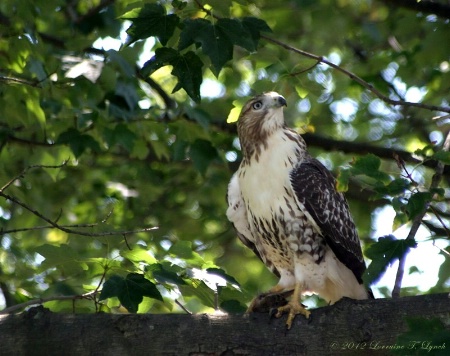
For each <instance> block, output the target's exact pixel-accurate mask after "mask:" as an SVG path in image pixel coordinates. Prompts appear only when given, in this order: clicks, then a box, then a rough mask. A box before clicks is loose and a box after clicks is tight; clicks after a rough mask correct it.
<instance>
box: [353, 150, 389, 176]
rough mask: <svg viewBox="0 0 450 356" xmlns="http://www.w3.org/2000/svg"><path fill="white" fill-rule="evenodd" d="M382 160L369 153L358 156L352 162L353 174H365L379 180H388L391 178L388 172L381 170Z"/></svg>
mask: <svg viewBox="0 0 450 356" xmlns="http://www.w3.org/2000/svg"><path fill="white" fill-rule="evenodd" d="M380 166H381V160H380V158H378V157H377V156H375V155H373V154H367V155H365V156H363V157H359V158H357V159H356V160H355V161H354V162H353V164H352V170H353V174H355V175H357V174H364V175H366V176H368V177H371V178H374V179H376V180H377V181H382V182H387V181H389V180H390V177H389V175H388V174H386V173H384V172H381V171H380Z"/></svg>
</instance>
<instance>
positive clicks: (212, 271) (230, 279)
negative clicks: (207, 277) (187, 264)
mask: <svg viewBox="0 0 450 356" xmlns="http://www.w3.org/2000/svg"><path fill="white" fill-rule="evenodd" d="M206 272H208V273H209V274H215V275H217V276H220V277H222V278H223V279H225V280H226V281H227V282H228V283H230V284H232V285H234V286H236V287H240V285H239V282H238V281H237V280H236V279H235V278H234V277H232V276H230V275H229V274H227V273H226V272H225V271H224V270H223V269H221V268H207V269H206Z"/></svg>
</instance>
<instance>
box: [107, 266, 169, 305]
mask: <svg viewBox="0 0 450 356" xmlns="http://www.w3.org/2000/svg"><path fill="white" fill-rule="evenodd" d="M112 297H117V298H119V301H120V303H122V305H123V306H124V307H125V308H126V309H127V310H128V311H129V312H131V313H136V312H137V310H138V307H139V304H140V303H141V302H142V300H143V298H144V297H149V298H153V299H157V300H160V301H163V299H162V296H161V294H160V293H159V291H158V289H157V288H156V286H155V284H153V283H152V282H150V281H149V280H148V279H145V278H144V276H143V275H142V274H138V273H130V274H128V275H127V277H126V278H123V277H120V276H117V275H114V276H111V277H110V278H109V279H108V280H107V281H106V282H105V283H104V284H103V289H102V292H101V293H100V300H104V299H107V298H112Z"/></svg>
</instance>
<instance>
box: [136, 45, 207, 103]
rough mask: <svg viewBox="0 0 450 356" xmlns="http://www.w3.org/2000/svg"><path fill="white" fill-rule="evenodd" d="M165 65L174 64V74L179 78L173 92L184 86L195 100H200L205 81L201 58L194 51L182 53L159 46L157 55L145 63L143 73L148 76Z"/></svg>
mask: <svg viewBox="0 0 450 356" xmlns="http://www.w3.org/2000/svg"><path fill="white" fill-rule="evenodd" d="M165 65H171V66H173V70H172V75H174V76H176V77H177V78H178V83H177V85H176V86H175V88H174V89H173V91H172V92H173V93H174V92H176V91H178V90H179V89H181V88H183V89H184V90H185V91H186V93H187V94H188V95H189V96H190V97H191V98H192V99H193V100H194V101H196V102H199V101H200V85H201V84H202V81H203V74H202V67H203V62H202V61H201V60H200V58H199V57H198V56H197V55H196V54H195V53H194V52H192V51H189V52H187V53H185V54H183V55H182V54H180V53H179V52H178V51H176V50H174V49H172V48H166V47H163V48H158V49H157V50H156V51H155V55H154V56H153V57H152V58H151V59H150V60H149V61H147V62H146V63H145V64H144V66H143V68H142V75H144V76H148V75H150V74H152V73H153V72H154V71H156V70H157V69H159V68H161V67H163V66H165Z"/></svg>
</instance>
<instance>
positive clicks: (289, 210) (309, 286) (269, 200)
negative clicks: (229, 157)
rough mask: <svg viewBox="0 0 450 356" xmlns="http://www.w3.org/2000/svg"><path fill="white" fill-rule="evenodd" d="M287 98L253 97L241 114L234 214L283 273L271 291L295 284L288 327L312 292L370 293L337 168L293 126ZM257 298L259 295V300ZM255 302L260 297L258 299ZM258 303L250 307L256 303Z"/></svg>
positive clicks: (331, 297)
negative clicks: (324, 160)
mask: <svg viewBox="0 0 450 356" xmlns="http://www.w3.org/2000/svg"><path fill="white" fill-rule="evenodd" d="M285 105H286V100H285V99H284V98H283V97H282V96H281V95H279V94H278V93H275V92H269V93H264V94H261V95H259V96H256V97H255V98H253V99H251V100H249V101H248V102H247V104H246V105H245V106H244V107H243V109H242V112H241V115H240V117H239V120H238V134H239V139H240V143H241V148H242V153H243V160H242V162H241V165H240V167H239V169H238V171H237V172H236V173H235V174H234V176H233V177H232V179H231V181H230V184H229V187H228V196H227V197H228V204H229V207H228V210H227V216H228V218H229V220H230V221H231V222H232V223H233V224H234V226H235V228H236V231H237V234H238V236H239V238H240V240H241V241H242V242H243V243H244V244H245V245H246V246H247V247H249V248H251V249H252V250H253V251H254V252H255V253H256V255H257V256H258V257H259V258H260V259H261V260H262V261H263V262H264V263H265V264H266V266H267V267H268V268H269V269H270V270H271V271H273V272H274V273H275V274H276V275H277V276H279V277H280V280H279V282H278V284H277V285H276V286H275V287H274V288H272V289H271V291H269V294H270V293H281V292H286V291H289V290H294V292H293V297H292V299H291V301H290V302H289V304H287V305H286V306H282V307H279V308H278V310H279V313H278V314H279V315H281V313H282V312H283V311H288V312H289V317H288V322H287V324H288V327H290V326H291V323H292V320H293V318H294V316H295V314H299V313H300V314H304V315H305V316H308V315H309V312H308V311H306V310H305V309H304V308H303V307H302V306H301V304H300V303H299V298H300V295H301V294H302V293H304V292H308V291H309V292H314V293H317V294H319V295H320V296H321V297H322V298H324V299H325V300H326V301H327V302H329V303H334V302H336V301H337V300H339V299H340V298H342V297H344V296H347V297H350V298H355V299H364V298H367V296H368V294H367V291H366V290H365V288H364V286H363V285H362V273H363V272H364V270H365V264H364V259H363V256H362V252H361V246H360V241H359V238H358V235H357V232H356V228H355V225H354V223H353V220H352V218H351V215H350V212H349V209H348V205H347V202H346V200H345V198H344V196H343V195H342V194H341V193H339V192H337V191H336V189H335V180H334V178H333V176H332V175H331V173H330V172H329V171H328V170H327V169H326V168H325V167H324V166H323V165H322V164H321V163H320V162H319V161H318V160H316V159H315V158H312V157H311V156H310V155H309V153H308V152H307V150H306V144H305V142H304V140H303V138H302V137H301V136H300V135H299V134H298V133H296V132H295V131H293V130H291V129H289V128H288V127H286V124H285V122H284V116H283V107H284V106H285ZM253 304H254V303H253ZM253 304H252V305H253ZM251 308H252V306H251V307H250V309H251Z"/></svg>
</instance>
